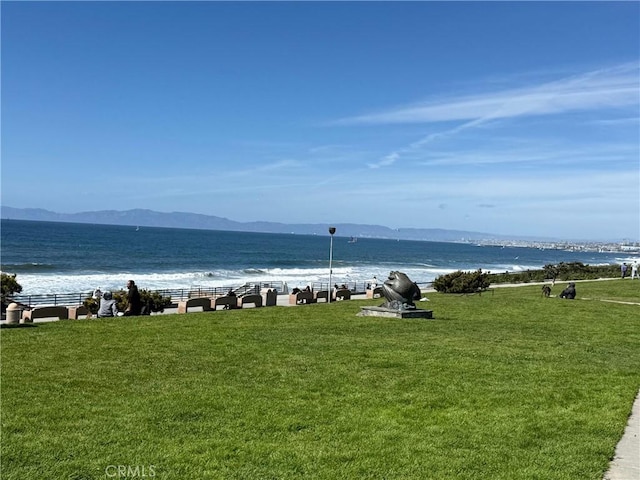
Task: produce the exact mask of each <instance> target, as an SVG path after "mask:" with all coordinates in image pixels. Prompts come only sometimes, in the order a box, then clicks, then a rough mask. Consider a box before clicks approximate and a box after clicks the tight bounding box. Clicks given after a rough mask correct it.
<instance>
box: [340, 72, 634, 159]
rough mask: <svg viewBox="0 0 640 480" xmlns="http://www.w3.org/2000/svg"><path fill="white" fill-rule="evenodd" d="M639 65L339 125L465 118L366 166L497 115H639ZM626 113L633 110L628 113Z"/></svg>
mask: <svg viewBox="0 0 640 480" xmlns="http://www.w3.org/2000/svg"><path fill="white" fill-rule="evenodd" d="M639 79H640V75H639V65H638V64H636V63H627V64H622V65H618V66H615V67H611V68H605V69H601V70H596V71H592V72H588V73H584V74H581V75H576V76H573V77H567V78H564V79H561V80H558V81H556V82H549V83H544V84H541V85H533V86H529V87H526V88H519V89H510V90H503V91H498V92H492V93H483V94H478V95H475V96H460V97H454V98H448V99H446V100H439V101H432V102H429V103H421V104H417V105H413V106H408V107H402V108H396V109H392V110H389V111H386V112H381V113H376V114H370V115H362V116H356V117H350V118H346V119H342V120H339V121H338V122H336V123H337V124H340V125H389V124H406V123H425V124H429V123H439V122H451V121H456V122H463V123H459V124H458V125H455V126H453V127H451V128H447V129H445V130H442V131H439V132H434V133H430V134H429V135H426V136H424V137H422V138H420V139H418V140H416V141H414V142H412V143H410V144H408V145H406V146H404V147H401V148H397V149H395V150H394V151H392V152H390V153H388V154H386V155H384V156H383V157H382V158H381V159H380V160H379V161H377V162H369V163H368V166H369V167H370V168H380V167H386V166H390V165H392V164H394V163H395V162H397V161H398V160H400V159H401V158H403V157H406V156H409V155H415V154H416V152H420V151H422V150H423V149H425V147H426V146H427V145H431V144H432V143H433V142H435V141H437V140H444V139H447V138H451V137H453V136H456V135H459V134H461V133H462V132H464V131H467V130H471V129H477V128H479V127H483V126H486V125H487V124H489V123H490V122H495V121H497V120H503V121H504V120H507V119H516V118H521V117H531V116H543V115H556V116H557V115H560V114H566V113H575V112H583V111H612V110H613V109H633V113H629V114H627V117H626V119H627V120H628V119H629V118H633V116H634V115H636V116H637V112H638V107H639V105H640V93H639V91H638V83H639ZM629 115H632V116H631V117H629Z"/></svg>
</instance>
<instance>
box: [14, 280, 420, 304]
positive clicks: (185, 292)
mask: <svg viewBox="0 0 640 480" xmlns="http://www.w3.org/2000/svg"><path fill="white" fill-rule="evenodd" d="M416 283H417V284H418V287H420V290H422V291H424V290H425V289H428V288H431V286H432V283H431V282H416ZM342 285H345V286H346V287H347V289H348V290H351V292H352V293H353V294H356V295H357V294H364V293H365V292H366V291H367V288H368V287H369V282H362V281H359V282H358V281H352V282H339V283H338V286H339V287H341V286H342ZM379 285H381V284H379ZM310 287H311V288H312V289H313V290H314V291H321V290H330V288H329V284H328V283H327V282H324V283H322V282H312V283H310ZM267 288H268V289H274V288H275V289H276V291H277V292H278V294H286V293H289V288H288V286H287V284H286V283H285V282H280V281H278V282H271V281H269V282H251V283H245V284H243V285H240V286H237V285H236V286H227V287H191V288H176V289H159V290H151V291H152V292H157V293H159V294H160V295H162V296H163V297H171V302H172V303H173V304H176V305H177V303H178V302H180V301H183V300H188V299H189V298H194V297H218V296H223V295H226V294H227V293H229V290H233V292H234V293H235V294H236V295H238V296H242V295H247V294H259V293H261V291H262V290H263V289H267ZM331 288H333V285H332V286H331ZM91 295H92V293H88V292H82V293H44V294H34V295H11V296H9V297H8V298H7V303H11V302H15V303H18V304H19V305H22V306H24V307H29V308H30V307H35V306H44V305H54V306H57V305H62V306H67V307H71V306H77V305H82V303H83V302H84V301H85V300H86V299H87V298H89V297H91Z"/></svg>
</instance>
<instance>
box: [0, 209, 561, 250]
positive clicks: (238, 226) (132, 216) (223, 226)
mask: <svg viewBox="0 0 640 480" xmlns="http://www.w3.org/2000/svg"><path fill="white" fill-rule="evenodd" d="M0 216H1V217H2V218H4V219H12V220H33V221H41V222H70V223H94V224H104V225H133V226H141V227H168V228H194V229H199V230H226V231H235V232H262V233H295V234H300V235H326V234H327V227H328V225H325V224H285V223H275V222H236V221H234V220H229V219H228V218H223V217H216V216H213V215H200V214H196V213H186V212H171V213H163V212H156V211H153V210H143V209H134V210H125V211H118V210H101V211H96V212H80V213H56V212H51V211H49V210H44V209H40V208H13V207H7V206H2V210H1V213H0ZM334 226H335V227H336V229H337V232H336V236H341V237H361V238H386V239H399V240H423V241H435V242H460V241H472V242H477V241H483V240H545V239H541V238H535V239H534V238H530V237H527V238H525V237H515V236H505V235H495V234H490V233H482V232H469V231H464V230H443V229H439V228H399V229H392V228H389V227H384V226H381V225H360V224H355V223H339V224H335V225H334ZM546 240H549V239H546Z"/></svg>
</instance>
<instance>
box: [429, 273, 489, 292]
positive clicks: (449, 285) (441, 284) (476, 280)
mask: <svg viewBox="0 0 640 480" xmlns="http://www.w3.org/2000/svg"><path fill="white" fill-rule="evenodd" d="M489 285H491V282H490V281H489V274H487V273H483V272H482V270H480V269H478V270H476V271H475V272H463V271H460V270H458V271H457V272H453V273H448V274H446V275H440V276H439V277H438V278H436V279H435V280H434V282H433V288H435V289H436V291H438V292H441V293H476V292H482V291H484V290H486V289H487V288H489Z"/></svg>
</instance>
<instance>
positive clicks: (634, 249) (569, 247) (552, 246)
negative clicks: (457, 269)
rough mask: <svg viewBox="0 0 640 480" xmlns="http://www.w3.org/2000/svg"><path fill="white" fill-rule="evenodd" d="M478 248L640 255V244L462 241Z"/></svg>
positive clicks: (493, 240)
mask: <svg viewBox="0 0 640 480" xmlns="http://www.w3.org/2000/svg"><path fill="white" fill-rule="evenodd" d="M463 243H474V244H476V245H480V246H494V247H523V248H538V249H540V250H564V251H567V252H600V253H625V254H632V255H633V254H636V255H640V242H623V243H612V242H569V241H529V240H507V241H505V240H495V239H489V240H481V241H463Z"/></svg>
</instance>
